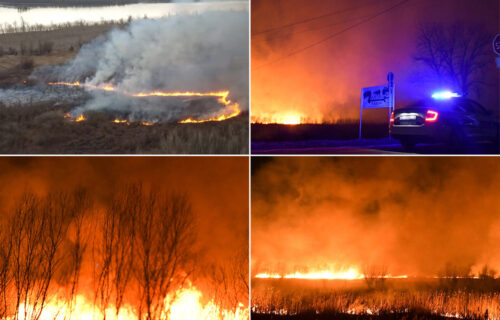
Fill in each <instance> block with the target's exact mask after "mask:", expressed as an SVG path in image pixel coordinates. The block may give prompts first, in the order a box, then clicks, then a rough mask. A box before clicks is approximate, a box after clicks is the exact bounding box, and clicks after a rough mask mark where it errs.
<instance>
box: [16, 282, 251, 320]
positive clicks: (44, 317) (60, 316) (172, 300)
mask: <svg viewBox="0 0 500 320" xmlns="http://www.w3.org/2000/svg"><path fill="white" fill-rule="evenodd" d="M202 297H203V295H202V293H201V292H200V291H199V290H198V289H197V288H196V287H194V286H189V287H186V288H183V289H179V290H178V291H177V292H175V294H170V295H169V296H167V297H166V298H165V299H164V304H165V306H164V310H165V313H164V314H163V316H162V318H161V319H169V320H244V319H248V318H249V311H248V308H245V306H244V305H243V304H242V303H240V304H239V305H238V306H237V307H236V308H234V309H233V310H226V309H222V308H221V307H219V306H218V305H217V304H216V303H215V302H214V301H213V300H210V301H208V302H207V303H205V304H203V303H202V302H201V300H202ZM28 310H32V307H31V306H28V307H26V305H24V304H21V306H20V308H19V312H18V316H17V317H8V318H7V319H9V320H14V319H18V320H27V319H31V316H32V315H31V314H30V313H29V311H28ZM98 318H105V319H119V320H128V319H133V320H135V319H137V318H138V315H137V314H136V313H135V311H134V308H133V307H132V306H130V305H125V306H123V307H122V308H121V309H120V313H119V314H118V315H116V310H115V309H114V307H110V308H108V309H106V311H105V312H104V314H103V313H102V312H100V311H98V309H97V308H96V307H95V306H94V305H93V304H92V302H91V300H89V299H88V298H86V297H85V296H84V295H78V296H77V297H76V299H75V301H74V304H73V307H72V310H71V312H70V308H69V307H68V304H67V302H66V301H65V300H64V299H61V298H49V301H48V302H47V304H46V306H45V307H44V309H43V312H42V313H41V315H40V318H39V319H40V320H87V319H98Z"/></svg>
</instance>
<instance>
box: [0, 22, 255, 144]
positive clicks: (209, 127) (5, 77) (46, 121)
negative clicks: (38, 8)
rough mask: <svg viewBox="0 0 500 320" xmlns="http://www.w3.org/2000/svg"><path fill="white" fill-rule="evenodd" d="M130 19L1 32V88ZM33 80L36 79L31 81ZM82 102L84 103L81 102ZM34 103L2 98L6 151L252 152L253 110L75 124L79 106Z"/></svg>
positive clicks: (100, 117)
mask: <svg viewBox="0 0 500 320" xmlns="http://www.w3.org/2000/svg"><path fill="white" fill-rule="evenodd" d="M124 26H126V23H125V22H124V23H101V24H96V25H72V26H68V27H66V28H62V29H57V30H52V31H37V32H34V31H30V32H19V33H8V34H0V89H2V88H8V87H10V86H14V85H22V84H23V82H24V81H27V79H28V77H29V75H30V74H31V73H32V72H33V70H34V69H35V68H37V67H40V66H49V65H59V64H63V63H65V62H68V61H70V60H71V59H73V58H74V57H75V56H76V55H77V53H78V50H79V49H80V48H81V46H82V45H84V44H86V43H88V42H90V41H92V39H94V38H96V37H98V36H100V35H103V34H105V33H106V32H108V31H109V30H111V29H112V28H122V27H124ZM28 84H30V83H28ZM80 102H81V101H80ZM77 103H78V102H77V101H75V102H74V103H73V104H71V105H69V104H64V103H61V102H58V103H47V102H41V101H32V102H30V103H29V104H28V105H19V106H14V107H12V106H10V107H8V106H6V105H5V104H2V101H1V98H0V153H3V154H123V153H126V154H129V153H146V154H152V153H153V154H212V153H215V154H241V153H248V150H249V146H248V134H249V130H248V112H246V113H245V112H244V113H242V114H240V115H239V116H238V117H236V118H233V119H230V120H226V121H221V122H213V123H212V122H208V123H200V124H177V123H162V124H156V125H153V126H143V125H141V124H139V123H135V124H134V123H132V124H130V125H126V124H116V123H113V122H112V120H113V118H112V116H111V115H109V114H106V113H103V112H94V113H90V114H89V115H87V118H88V121H85V122H81V123H80V122H78V123H77V122H73V121H70V120H68V119H65V118H64V114H65V113H66V112H69V111H70V110H71V109H72V108H73V107H75V106H76V105H77Z"/></svg>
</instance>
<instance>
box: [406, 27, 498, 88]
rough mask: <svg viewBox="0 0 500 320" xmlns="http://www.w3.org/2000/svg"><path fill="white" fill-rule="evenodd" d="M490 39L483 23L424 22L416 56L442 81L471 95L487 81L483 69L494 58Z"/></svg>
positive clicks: (420, 31) (437, 79)
mask: <svg viewBox="0 0 500 320" xmlns="http://www.w3.org/2000/svg"><path fill="white" fill-rule="evenodd" d="M491 40H492V38H491V36H490V35H489V34H488V33H487V32H485V31H484V29H483V28H482V27H480V26H465V25H464V24H461V23H455V24H453V25H451V26H450V27H445V26H443V25H442V24H439V23H434V24H426V25H421V26H420V27H419V28H418V37H417V52H416V54H415V55H414V59H415V61H417V62H420V63H423V64H424V65H425V66H427V67H428V68H429V69H430V71H431V74H432V76H433V77H435V80H436V82H438V83H439V84H441V85H448V86H451V87H452V88H453V89H454V90H457V91H459V92H462V93H465V94H468V93H471V91H473V90H476V91H477V90H479V88H480V87H481V86H483V85H487V84H488V83H487V81H485V79H484V73H483V71H484V70H485V69H486V68H487V67H488V66H489V65H491V64H492V63H493V61H494V60H493V59H492V57H491V46H490V44H491Z"/></svg>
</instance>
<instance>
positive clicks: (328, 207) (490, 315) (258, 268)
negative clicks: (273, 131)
mask: <svg viewBox="0 0 500 320" xmlns="http://www.w3.org/2000/svg"><path fill="white" fill-rule="evenodd" d="M499 169H500V167H499V165H498V164H497V163H496V161H494V159H487V158H483V159H480V158H426V159H424V158H337V159H330V158H293V157H292V158H290V157H286V158H256V159H253V161H252V247H251V249H252V253H251V274H252V297H251V308H252V319H444V318H459V319H500V277H499V271H500V256H499V253H500V250H499V243H500V241H499V240H500V239H499V234H500V233H499V231H500V211H499V210H500V202H499V199H498V197H497V196H496V190H497V189H498V187H499V184H498V181H500V180H498V178H499V173H500V171H499Z"/></svg>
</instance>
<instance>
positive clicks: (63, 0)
mask: <svg viewBox="0 0 500 320" xmlns="http://www.w3.org/2000/svg"><path fill="white" fill-rule="evenodd" d="M198 1H199V0H193V2H198ZM169 2H172V0H21V1H18V0H0V5H4V6H11V7H17V8H29V7H46V6H109V5H123V4H131V3H169Z"/></svg>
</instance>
